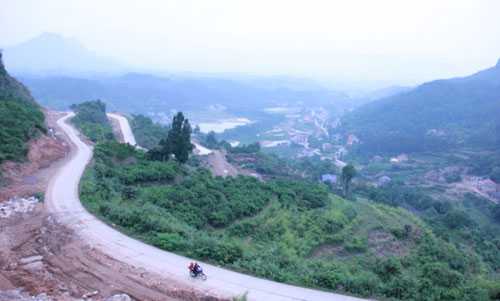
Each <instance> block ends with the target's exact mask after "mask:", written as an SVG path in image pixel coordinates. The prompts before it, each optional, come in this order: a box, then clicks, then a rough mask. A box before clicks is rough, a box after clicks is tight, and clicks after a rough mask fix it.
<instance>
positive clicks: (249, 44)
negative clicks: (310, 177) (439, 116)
mask: <svg viewBox="0 0 500 301" xmlns="http://www.w3.org/2000/svg"><path fill="white" fill-rule="evenodd" d="M0 2H1V5H0V7H1V10H0V45H3V46H6V45H7V46H8V45H13V44H16V43H19V42H22V41H24V40H27V39H29V38H32V37H34V36H36V35H38V34H40V33H42V32H54V33H60V34H62V35H64V36H66V37H75V38H77V39H78V40H80V41H81V42H82V43H83V44H84V45H85V46H86V47H87V48H89V49H91V50H93V51H95V52H97V53H99V54H102V55H105V56H111V57H114V58H117V59H119V60H121V61H123V62H126V63H129V64H134V65H136V66H142V67H149V68H157V69H166V70H171V71H172V70H182V71H198V72H200V71H201V72H243V73H257V74H292V75H300V76H308V77H315V78H327V79H345V80H381V81H386V80H392V81H394V82H400V83H414V82H420V81H424V80H428V79H433V78H437V77H449V76H454V75H464V74H468V73H471V72H474V71H476V70H479V69H481V68H485V67H488V66H491V65H494V64H495V63H496V61H497V60H498V58H499V57H500V1H499V0H470V1H462V0H450V1H447V0H432V1H424V0H418V1H405V0H394V1H385V0H377V1H375V0H366V1H356V0H355V1H353V0H350V1H347V0H346V1H334V0H328V1H314V0H307V1H306V0H304V1H298V0H297V1H294V0H286V1H285V0H284V1H278V0H264V1H260V0H250V1H243V0H242V1H240V0H206V1H190V0H179V1H167V0H158V1H147V0H143V1H126V0H116V1H115V0H105V1H104V0H81V1H77V0H74V1H73V0H44V1H39V0H32V1H30V0H0Z"/></svg>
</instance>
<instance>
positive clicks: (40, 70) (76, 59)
mask: <svg viewBox="0 0 500 301" xmlns="http://www.w3.org/2000/svg"><path fill="white" fill-rule="evenodd" d="M4 53H5V54H6V60H5V64H6V66H7V68H9V70H12V71H14V72H15V73H27V74H73V73H82V72H83V73H85V72H98V73H99V72H117V71H118V70H122V69H124V67H123V65H121V64H120V63H118V62H116V61H114V60H113V59H110V58H106V57H102V56H99V55H97V54H95V53H94V52H92V51H90V50H88V49H87V48H86V47H85V46H84V45H83V44H82V43H81V42H80V41H79V40H77V39H76V38H68V37H65V36H62V35H59V34H57V33H50V32H44V33H42V34H40V35H38V36H36V37H33V38H31V39H29V40H27V41H25V42H22V43H20V44H18V45H14V46H11V47H8V48H6V49H5V52H4Z"/></svg>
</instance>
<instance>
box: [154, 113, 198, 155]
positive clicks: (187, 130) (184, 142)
mask: <svg viewBox="0 0 500 301" xmlns="http://www.w3.org/2000/svg"><path fill="white" fill-rule="evenodd" d="M191 131H192V130H191V125H190V124H189V120H187V119H185V118H184V115H183V114H182V112H179V113H177V114H176V115H175V116H174V119H173V121H172V127H171V128H170V130H169V131H168V134H167V138H166V139H162V140H161V141H160V143H159V146H158V147H156V148H154V149H152V150H151V151H149V153H148V154H149V158H151V159H152V160H159V161H167V160H168V159H169V158H170V156H171V155H172V154H173V155H174V156H175V159H176V160H177V161H179V162H181V163H186V161H187V160H188V159H189V154H190V153H191V152H192V151H193V144H191Z"/></svg>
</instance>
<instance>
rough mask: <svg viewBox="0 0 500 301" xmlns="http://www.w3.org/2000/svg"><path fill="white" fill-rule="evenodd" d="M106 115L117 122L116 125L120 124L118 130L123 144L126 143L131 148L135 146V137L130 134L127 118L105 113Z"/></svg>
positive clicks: (130, 129)
mask: <svg viewBox="0 0 500 301" xmlns="http://www.w3.org/2000/svg"><path fill="white" fill-rule="evenodd" d="M106 115H108V117H110V118H113V119H115V120H116V121H118V123H119V124H120V129H121V131H122V134H123V140H124V141H125V143H128V144H130V145H132V146H136V145H137V142H136V141H135V136H134V134H133V133H132V128H131V127H130V124H129V123H128V120H127V118H126V117H125V116H122V115H119V114H115V113H106Z"/></svg>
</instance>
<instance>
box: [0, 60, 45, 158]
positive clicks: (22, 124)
mask: <svg viewBox="0 0 500 301" xmlns="http://www.w3.org/2000/svg"><path fill="white" fill-rule="evenodd" d="M44 119H45V118H44V115H43V113H42V110H41V108H40V107H39V106H38V104H37V103H36V102H35V101H34V99H33V97H32V96H31V94H30V92H29V91H28V90H27V89H26V88H25V87H24V86H23V85H22V84H21V83H20V82H18V81H17V80H16V79H15V78H13V77H11V76H10V75H9V73H8V72H7V70H6V69H5V67H4V65H3V61H2V53H1V52H0V163H1V162H3V161H5V160H20V159H23V158H24V157H25V156H26V154H27V151H28V147H27V142H28V141H29V140H30V139H32V138H35V137H37V136H38V135H39V134H40V133H41V132H44V131H45V124H44Z"/></svg>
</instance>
